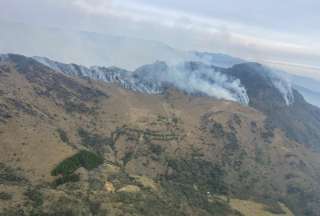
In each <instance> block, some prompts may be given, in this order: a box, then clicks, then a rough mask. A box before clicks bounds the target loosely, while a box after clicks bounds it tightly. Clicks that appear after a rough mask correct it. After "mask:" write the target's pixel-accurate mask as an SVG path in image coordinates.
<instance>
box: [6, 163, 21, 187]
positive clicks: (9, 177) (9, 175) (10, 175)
mask: <svg viewBox="0 0 320 216" xmlns="http://www.w3.org/2000/svg"><path fill="white" fill-rule="evenodd" d="M26 181H27V180H26V179H25V178H24V177H22V176H21V175H19V174H18V173H17V171H16V170H15V169H13V168H11V167H8V166H6V165H5V164H3V163H0V184H19V183H24V182H26Z"/></svg>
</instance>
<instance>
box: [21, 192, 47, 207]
mask: <svg viewBox="0 0 320 216" xmlns="http://www.w3.org/2000/svg"><path fill="white" fill-rule="evenodd" d="M24 195H25V196H26V197H28V199H29V200H30V201H32V206H33V207H34V208H37V207H39V206H41V205H42V204H43V197H42V193H41V192H40V191H39V190H38V189H36V188H28V189H27V190H26V191H25V193H24Z"/></svg>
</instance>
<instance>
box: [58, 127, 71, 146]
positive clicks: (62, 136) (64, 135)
mask: <svg viewBox="0 0 320 216" xmlns="http://www.w3.org/2000/svg"><path fill="white" fill-rule="evenodd" d="M57 133H58V134H59V137H60V139H61V140H62V142H64V143H67V144H69V143H70V141H69V138H68V135H67V133H66V132H65V130H63V129H62V128H58V129H57Z"/></svg>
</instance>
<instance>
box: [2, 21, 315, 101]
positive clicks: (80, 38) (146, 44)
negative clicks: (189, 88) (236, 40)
mask: <svg viewBox="0 0 320 216" xmlns="http://www.w3.org/2000/svg"><path fill="white" fill-rule="evenodd" d="M0 27H1V29H2V33H1V34H0V52H1V53H20V54H25V55H27V56H46V57H48V58H50V59H55V60H56V61H59V62H66V63H71V62H72V63H75V64H77V65H85V66H87V67H90V66H92V65H101V66H105V67H112V66H115V67H119V68H124V69H126V70H128V71H134V70H136V69H137V68H138V67H140V66H141V65H146V64H153V63H154V62H156V61H163V62H166V64H167V65H169V66H170V65H176V64H179V63H183V62H186V61H194V62H202V63H204V64H206V65H211V66H216V67H220V68H228V67H232V66H233V65H235V64H240V63H244V62H246V61H245V60H242V59H240V58H235V57H232V56H229V55H225V54H217V53H207V52H184V51H180V50H177V49H174V48H171V47H169V46H167V45H165V44H163V43H160V42H155V41H149V40H143V39H138V38H127V37H121V36H112V35H103V34H97V33H90V32H79V31H71V30H63V29H57V28H47V27H40V26H32V25H26V24H22V23H13V22H6V21H0ZM48 41H50V42H48ZM275 71H276V70H275ZM279 74H281V76H284V77H287V79H288V80H290V82H292V85H293V86H294V87H295V89H297V90H298V91H299V92H300V93H301V94H302V95H303V96H304V97H305V99H306V100H307V101H308V102H309V103H311V104H313V105H316V106H319V107H320V93H319V92H320V87H319V86H320V81H317V80H314V79H311V78H307V77H301V76H296V75H291V74H288V73H284V72H279Z"/></svg>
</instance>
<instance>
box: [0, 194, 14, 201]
mask: <svg viewBox="0 0 320 216" xmlns="http://www.w3.org/2000/svg"><path fill="white" fill-rule="evenodd" d="M11 199H12V195H11V194H9V193H6V192H0V200H11Z"/></svg>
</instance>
